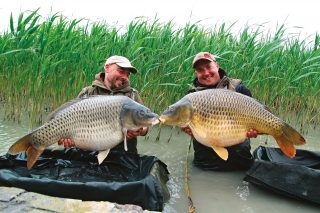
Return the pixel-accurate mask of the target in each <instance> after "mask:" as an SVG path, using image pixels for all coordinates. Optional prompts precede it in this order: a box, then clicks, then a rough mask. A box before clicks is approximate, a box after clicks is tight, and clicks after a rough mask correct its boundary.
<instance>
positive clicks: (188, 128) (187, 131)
mask: <svg viewBox="0 0 320 213" xmlns="http://www.w3.org/2000/svg"><path fill="white" fill-rule="evenodd" d="M181 131H183V132H185V133H187V134H188V135H189V136H191V137H192V138H193V134H192V131H191V129H190V127H188V126H187V127H182V128H181Z"/></svg>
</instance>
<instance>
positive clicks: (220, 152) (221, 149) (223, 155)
mask: <svg viewBox="0 0 320 213" xmlns="http://www.w3.org/2000/svg"><path fill="white" fill-rule="evenodd" d="M211 147H212V149H213V150H214V151H215V152H216V153H217V155H219V157H220V158H222V159H223V160H227V159H228V155H229V154H228V150H227V149H226V148H224V147H218V146H211Z"/></svg>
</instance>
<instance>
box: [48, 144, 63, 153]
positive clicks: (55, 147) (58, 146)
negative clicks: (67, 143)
mask: <svg viewBox="0 0 320 213" xmlns="http://www.w3.org/2000/svg"><path fill="white" fill-rule="evenodd" d="M60 148H64V144H63V143H62V144H60V145H55V146H54V147H53V149H52V150H51V152H53V151H55V150H58V149H60Z"/></svg>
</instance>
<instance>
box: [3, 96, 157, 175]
mask: <svg viewBox="0 0 320 213" xmlns="http://www.w3.org/2000/svg"><path fill="white" fill-rule="evenodd" d="M157 123H159V120H158V115H157V114H155V113H153V112H151V110H150V109H148V108H147V107H145V106H143V105H141V104H139V103H137V102H135V101H133V100H132V99H130V98H128V97H126V96H91V97H88V98H78V99H74V100H71V101H69V102H67V103H65V104H63V105H62V106H60V107H59V108H58V109H56V110H55V111H53V112H52V113H51V114H49V116H48V117H47V121H46V123H44V124H43V125H42V126H40V127H39V128H37V129H36V130H34V131H32V132H31V133H29V134H28V135H26V136H24V137H22V138H20V139H19V140H18V141H17V142H15V143H14V144H13V145H12V146H11V147H10V148H9V151H8V152H9V153H10V154H17V153H19V152H23V151H26V152H27V156H28V160H27V166H28V169H30V168H31V167H32V166H33V165H34V163H35V162H36V161H37V159H38V157H39V156H40V155H41V153H42V152H43V150H44V149H45V148H47V147H48V146H50V145H52V144H54V143H57V141H58V140H59V139H61V138H70V139H71V140H72V141H74V142H75V146H76V147H78V148H81V149H85V150H92V151H99V154H98V161H99V164H100V163H101V162H102V161H103V160H104V159H105V158H106V157H107V155H108V153H109V150H110V149H111V148H113V147H115V146H116V145H118V144H119V143H120V142H121V141H124V145H125V150H127V144H126V142H127V141H126V134H127V130H134V131H136V130H138V129H140V128H142V127H146V126H151V125H155V124H157Z"/></svg>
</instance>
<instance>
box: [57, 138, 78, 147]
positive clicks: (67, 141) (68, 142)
mask: <svg viewBox="0 0 320 213" xmlns="http://www.w3.org/2000/svg"><path fill="white" fill-rule="evenodd" d="M61 144H63V145H64V148H70V147H73V146H75V145H76V144H75V143H74V142H73V141H72V140H71V139H70V138H61V139H60V140H59V141H58V145H61Z"/></svg>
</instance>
